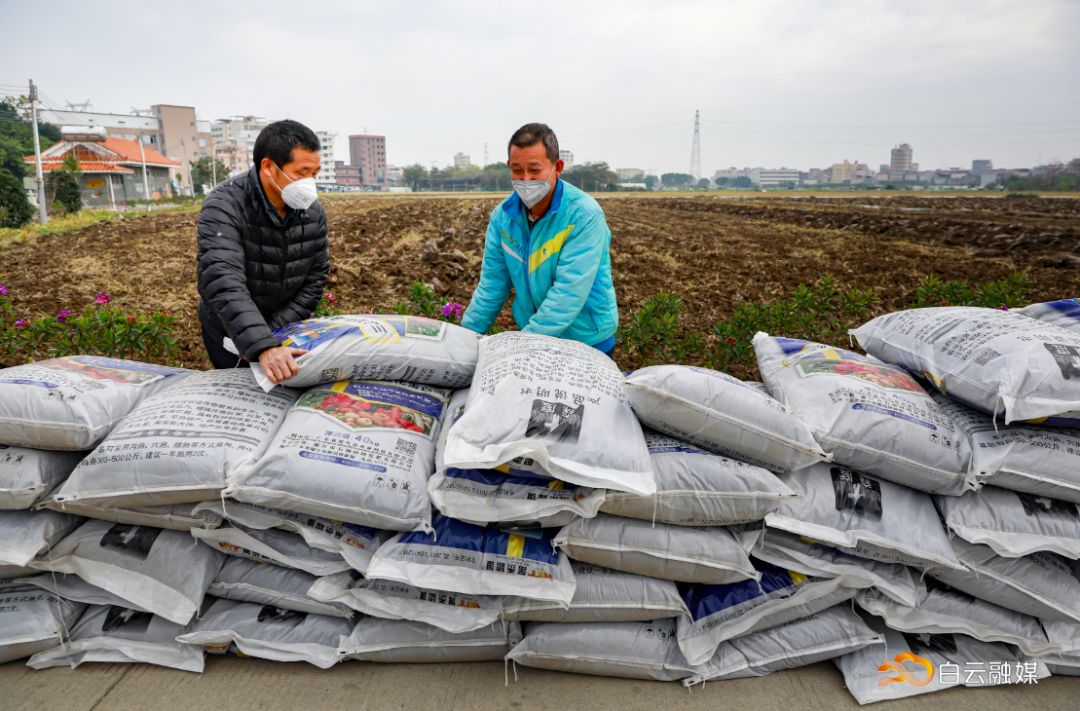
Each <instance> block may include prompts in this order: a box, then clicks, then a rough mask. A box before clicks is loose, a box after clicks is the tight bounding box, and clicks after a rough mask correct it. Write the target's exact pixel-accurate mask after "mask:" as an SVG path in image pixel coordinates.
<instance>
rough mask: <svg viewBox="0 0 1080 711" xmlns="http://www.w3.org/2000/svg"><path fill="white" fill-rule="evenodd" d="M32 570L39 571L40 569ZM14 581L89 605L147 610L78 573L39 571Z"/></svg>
mask: <svg viewBox="0 0 1080 711" xmlns="http://www.w3.org/2000/svg"><path fill="white" fill-rule="evenodd" d="M32 572H34V573H38V571H32ZM12 583H19V584H23V585H33V586H34V587H36V588H40V589H42V590H45V591H47V592H50V593H52V594H53V595H56V596H58V597H62V598H64V599H65V600H71V601H72V602H82V603H85V604H87V605H106V606H111V605H115V606H118V607H123V608H125V609H133V610H138V611H139V612H146V611H145V610H139V608H135V607H132V606H131V603H129V602H128V601H127V600H125V599H124V598H122V597H120V596H119V595H114V594H112V593H111V592H109V591H108V590H102V589H101V588H99V587H98V586H96V585H91V584H90V583H88V582H86V581H85V580H83V579H82V578H80V577H79V576H78V575H68V574H65V573H38V574H36V575H31V576H28V577H25V578H20V579H19V580H17V581H12Z"/></svg>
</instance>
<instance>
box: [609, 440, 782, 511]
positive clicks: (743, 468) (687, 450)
mask: <svg viewBox="0 0 1080 711" xmlns="http://www.w3.org/2000/svg"><path fill="white" fill-rule="evenodd" d="M645 442H646V443H647V444H648V446H649V456H650V457H652V465H653V470H654V471H655V473H656V493H655V494H653V495H652V496H641V495H639V494H628V493H626V492H622V491H610V492H608V493H607V495H606V496H605V497H604V502H603V505H602V506H601V507H600V510H601V511H603V512H604V513H609V514H613V515H615V516H626V517H628V518H638V519H643V520H646V521H659V522H660V523H670V524H675V525H677V526H729V525H733V524H739V523H746V522H748V521H759V520H761V519H763V518H765V514H767V513H769V512H770V511H774V510H775V509H776V508H777V507H779V506H780V504H782V503H783V502H784V501H786V500H788V499H790V498H792V497H794V496H795V493H794V492H793V491H792V490H791V489H789V488H788V487H787V486H786V485H785V484H784V483H783V482H781V481H780V480H779V479H777V478H776V476H775V475H774V474H773V473H772V472H769V471H767V470H765V469H762V468H761V467H758V466H755V465H753V464H746V463H744V462H740V461H737V460H734V459H729V458H727V457H724V456H721V455H719V454H713V453H711V452H706V451H705V450H703V449H698V448H697V447H694V446H691V445H688V444H687V443H685V442H681V441H679V440H675V439H672V438H670V437H668V436H666V435H662V434H659V433H657V432H653V431H651V430H646V431H645Z"/></svg>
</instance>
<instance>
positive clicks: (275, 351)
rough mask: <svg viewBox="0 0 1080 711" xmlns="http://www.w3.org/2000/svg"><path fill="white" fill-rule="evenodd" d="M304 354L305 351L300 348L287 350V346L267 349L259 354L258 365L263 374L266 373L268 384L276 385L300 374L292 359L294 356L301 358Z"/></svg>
mask: <svg viewBox="0 0 1080 711" xmlns="http://www.w3.org/2000/svg"><path fill="white" fill-rule="evenodd" d="M305 353H307V351H305V350H301V349H300V348H289V347H288V346H279V347H277V348H267V349H266V350H265V351H263V352H262V353H260V354H259V365H261V366H262V369H263V372H264V373H266V377H267V378H269V379H270V382H271V383H273V384H274V385H277V384H278V383H280V382H281V381H282V380H288V379H289V378H291V377H292V376H294V375H296V374H297V373H299V372H300V367H299V366H298V365H297V364H296V361H295V360H293V358H294V356H302V355H304V354H305Z"/></svg>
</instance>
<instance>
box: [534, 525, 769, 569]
mask: <svg viewBox="0 0 1080 711" xmlns="http://www.w3.org/2000/svg"><path fill="white" fill-rule="evenodd" d="M555 545H557V546H559V547H560V548H561V549H562V550H564V551H566V554H567V555H568V556H570V557H571V558H573V559H574V560H579V561H582V562H584V563H592V564H593V565H601V566H604V567H606V568H612V569H613V570H622V571H625V572H628V573H637V574H638V575H646V576H648V577H652V578H661V579H664V580H678V581H680V582H688V583H716V584H720V583H733V582H737V581H739V580H746V579H747V578H754V579H757V578H758V577H759V574H758V572H757V571H756V570H754V566H753V565H751V563H750V559H749V558H748V557H747V556H746V552H745V551H744V550H743V548H742V546H741V545H740V544H739V543H738V541H736V539H735V537H734V536H733V535H732V533H731V532H730V531H729V530H728V529H726V528H720V527H712V528H691V527H689V526H672V525H670V524H666V523H658V524H656V525H655V526H653V525H652V524H650V523H649V522H648V521H640V520H638V519H632V518H620V517H618V516H609V515H607V514H600V515H599V516H597V517H596V518H584V519H578V520H577V521H575V522H574V523H571V524H570V525H568V526H564V527H563V528H562V530H560V531H559V535H557V536H556V537H555Z"/></svg>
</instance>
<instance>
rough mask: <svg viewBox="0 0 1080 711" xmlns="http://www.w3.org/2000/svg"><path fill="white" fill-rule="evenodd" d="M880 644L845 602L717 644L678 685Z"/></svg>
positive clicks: (805, 662)
mask: <svg viewBox="0 0 1080 711" xmlns="http://www.w3.org/2000/svg"><path fill="white" fill-rule="evenodd" d="M883 642H884V639H883V637H882V635H881V633H880V632H879V631H876V630H874V629H871V628H870V627H869V626H868V625H867V624H866V623H865V622H863V620H862V619H861V618H860V617H859V616H858V615H856V614H855V613H854V612H852V611H851V607H850V606H849V605H848V604H842V605H837V606H835V607H830V608H829V609H827V610H823V611H822V612H818V613H817V614H814V615H810V616H808V617H803V618H801V619H798V620H794V621H792V622H787V623H785V624H782V625H778V626H776V627H772V628H770V629H767V630H762V631H760V632H754V633H753V634H748V635H746V636H744V637H739V638H737V639H733V640H730V641H727V642H724V643H722V644H721V645H720V646H719V647H718V648H717V650H716V653H715V654H713V656H712V658H710V659H709V660H708V661H707V662H705V664H704V665H702V666H699V667H697V668H696V669H695V670H694V674H693V675H692V676H690V677H688V678H686V679H684V680H683V685H684V686H687V687H690V686H694V685H696V684H701V683H703V682H707V681H721V680H725V679H744V678H747V677H756V676H766V675H768V674H772V673H773V672H777V671H782V670H784V669H795V668H798V667H804V666H807V665H808V664H815V663H817V662H821V661H825V660H826V659H836V658H837V657H841V656H842V655H845V654H851V653H853V652H856V651H859V650H873V649H879V650H880V649H882V648H883Z"/></svg>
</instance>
